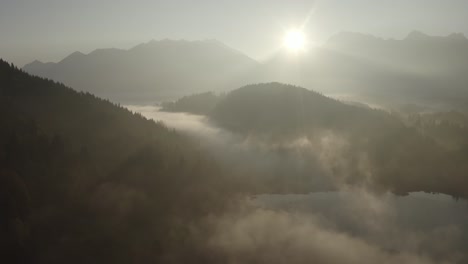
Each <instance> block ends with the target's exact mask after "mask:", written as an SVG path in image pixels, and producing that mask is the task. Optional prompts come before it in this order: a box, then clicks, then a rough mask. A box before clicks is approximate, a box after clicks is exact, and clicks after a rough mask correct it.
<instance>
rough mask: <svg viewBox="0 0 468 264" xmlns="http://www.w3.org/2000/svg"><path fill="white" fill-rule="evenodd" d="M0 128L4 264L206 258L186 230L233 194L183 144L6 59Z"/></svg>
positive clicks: (1, 67)
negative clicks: (27, 71)
mask: <svg viewBox="0 0 468 264" xmlns="http://www.w3.org/2000/svg"><path fill="white" fill-rule="evenodd" d="M0 127H1V129H0V196H1V197H0V216H1V217H0V248H2V252H1V253H0V254H1V255H0V257H1V258H0V262H1V263H132V262H135V261H137V262H138V263H148V262H151V263H152V262H154V261H156V262H158V260H161V259H165V258H172V259H175V261H176V262H180V263H183V262H187V259H190V261H192V262H193V261H195V262H196V261H201V262H206V261H203V260H199V259H198V258H203V257H202V256H201V255H196V253H195V251H196V248H197V246H196V245H192V244H191V242H189V238H188V236H189V232H188V228H189V226H191V225H194V224H195V223H196V222H197V219H199V217H200V216H201V215H204V214H206V213H207V212H208V211H209V212H210V213H213V212H216V210H217V208H218V209H219V208H221V205H222V204H223V202H224V200H225V199H224V198H225V197H229V194H228V193H229V191H228V190H227V189H226V188H225V186H227V185H225V183H226V180H225V179H223V178H222V175H223V173H221V172H220V170H219V168H217V167H216V165H215V164H214V163H213V162H212V161H211V159H210V158H209V157H207V155H206V154H205V153H202V152H201V151H200V150H199V149H197V148H196V147H194V146H193V145H192V144H191V143H190V142H189V140H187V139H186V138H184V137H182V136H180V135H178V134H176V133H175V132H173V131H171V130H169V129H167V128H166V127H164V126H163V125H162V124H158V123H155V122H153V121H149V120H146V119H145V118H144V117H142V116H140V115H138V114H134V113H131V112H129V111H128V110H126V109H124V108H122V107H119V106H117V105H114V104H112V103H110V102H108V101H105V100H102V99H99V98H96V97H95V96H93V95H91V94H87V93H79V92H76V91H74V90H72V89H70V88H67V87H65V86H64V85H62V84H59V83H55V82H52V81H49V80H46V79H41V78H38V77H34V76H30V75H28V74H26V73H24V72H23V71H21V70H19V69H17V68H16V67H14V66H12V65H9V64H8V63H6V62H4V61H0ZM219 194H222V195H219ZM174 234H178V235H174ZM180 241H186V242H185V243H184V244H178V243H179V242H180ZM175 245H177V246H175ZM181 252H183V253H181Z"/></svg>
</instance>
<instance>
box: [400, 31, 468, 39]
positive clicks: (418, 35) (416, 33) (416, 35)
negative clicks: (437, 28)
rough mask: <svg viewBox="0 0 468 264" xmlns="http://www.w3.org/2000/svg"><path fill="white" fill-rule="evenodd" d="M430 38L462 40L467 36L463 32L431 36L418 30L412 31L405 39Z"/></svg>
mask: <svg viewBox="0 0 468 264" xmlns="http://www.w3.org/2000/svg"><path fill="white" fill-rule="evenodd" d="M429 39H447V40H458V41H459V40H462V41H466V40H467V38H466V37H465V35H464V34H463V33H460V32H458V33H452V34H450V35H447V36H431V35H428V34H426V33H423V32H421V31H418V30H414V31H411V32H410V33H409V34H408V36H406V38H405V40H429Z"/></svg>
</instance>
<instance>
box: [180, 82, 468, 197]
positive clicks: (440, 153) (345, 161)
mask: <svg viewBox="0 0 468 264" xmlns="http://www.w3.org/2000/svg"><path fill="white" fill-rule="evenodd" d="M193 98H194V101H196V102H198V101H199V100H198V98H197V96H195V97H193ZM175 105H177V106H178V108H179V109H187V107H188V106H190V105H192V103H191V97H186V98H185V99H184V100H180V101H177V102H176V103H175ZM184 106H187V107H184ZM206 115H207V116H208V117H209V118H210V120H211V121H212V122H213V123H214V124H216V125H218V126H220V127H222V128H224V129H226V130H228V131H230V132H232V133H235V134H237V135H240V136H241V137H243V138H245V140H247V141H249V142H255V141H261V142H262V144H267V145H271V146H278V145H283V146H287V147H288V148H292V153H293V154H294V153H297V149H296V148H299V149H300V152H299V153H310V157H307V160H309V161H310V162H312V161H314V160H316V159H318V160H321V162H323V160H326V161H327V162H326V165H327V166H329V168H328V170H329V171H328V173H329V176H330V177H339V178H340V180H343V181H345V182H346V183H347V184H353V185H354V184H357V185H360V184H371V185H374V186H379V187H381V188H383V189H385V190H388V189H390V190H393V191H394V192H396V193H400V194H405V193H408V192H411V191H426V192H442V193H446V194H449V195H452V196H454V197H459V196H463V197H468V192H467V191H466V190H465V188H464V187H462V186H465V185H466V183H468V178H467V177H466V172H467V171H468V167H467V166H468V165H467V164H468V152H467V149H468V148H467V147H468V145H466V142H468V136H466V129H464V128H463V127H458V128H457V127H453V126H445V125H442V124H441V125H439V126H430V125H428V124H426V125H423V126H421V124H423V123H421V122H419V123H417V122H416V121H414V120H413V119H414V117H413V118H412V120H413V121H411V120H410V121H411V122H410V121H407V122H404V120H402V119H401V118H400V117H399V116H397V115H396V114H392V113H388V112H386V111H383V110H376V109H371V108H364V107H358V106H352V105H348V104H344V103H342V102H340V101H337V100H334V99H331V98H328V97H326V96H323V95H321V94H319V93H317V92H314V91H311V90H307V89H305V88H301V87H296V86H292V85H286V84H281V83H263V84H255V85H248V86H245V87H242V88H239V89H236V90H233V91H231V92H230V93H228V94H226V95H225V96H223V97H222V98H218V101H217V103H216V104H215V106H214V107H212V108H211V111H208V113H207V114H206ZM417 120H418V119H417ZM410 123H411V124H410ZM457 131H460V132H457ZM463 132H464V133H465V134H463ZM447 135H449V136H447ZM450 135H458V137H457V138H455V137H453V136H452V138H450V139H451V140H449V141H448V140H447V139H448V138H449V137H450ZM317 174H324V172H317V171H312V170H311V171H310V172H309V175H317ZM288 177H289V178H290V179H292V177H291V175H289V176H288Z"/></svg>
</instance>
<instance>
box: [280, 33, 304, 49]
mask: <svg viewBox="0 0 468 264" xmlns="http://www.w3.org/2000/svg"><path fill="white" fill-rule="evenodd" d="M283 44H284V46H285V47H286V48H287V49H288V50H289V51H292V52H298V51H301V50H304V47H305V35H304V33H303V32H302V31H300V30H297V29H291V30H289V31H288V32H286V35H285V36H284V40H283Z"/></svg>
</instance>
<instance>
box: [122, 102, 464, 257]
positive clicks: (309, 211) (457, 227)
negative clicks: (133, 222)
mask: <svg viewBox="0 0 468 264" xmlns="http://www.w3.org/2000/svg"><path fill="white" fill-rule="evenodd" d="M127 107H128V108H129V109H130V110H132V111H135V112H139V113H141V114H142V115H144V116H145V117H147V118H151V119H154V120H158V121H163V122H164V123H165V124H166V125H167V126H168V127H171V128H174V129H176V130H177V131H179V132H181V133H186V134H189V135H191V136H193V137H194V139H196V140H197V141H198V142H200V144H201V145H203V146H205V147H206V150H207V151H212V152H213V155H214V156H216V157H217V158H218V159H219V160H220V161H221V162H224V163H223V164H225V165H226V166H232V170H242V168H240V167H246V168H248V169H246V171H247V170H248V171H250V172H251V171H253V173H251V174H250V176H251V177H253V176H255V177H267V176H265V175H267V174H277V175H280V176H282V177H285V175H286V177H289V176H290V177H298V179H305V177H307V179H308V180H307V181H300V182H298V185H300V184H303V185H308V184H310V185H313V186H321V187H320V188H319V189H317V191H316V192H312V193H309V194H284V193H286V192H285V190H282V193H283V194H271V192H269V191H266V192H268V193H266V194H260V195H256V196H251V197H248V198H247V197H246V198H245V206H244V207H243V208H241V209H238V210H233V211H229V212H226V213H225V215H224V216H222V217H217V218H216V219H211V220H210V219H208V220H207V221H208V223H209V224H210V226H211V228H213V230H214V231H213V233H212V235H211V236H210V237H209V238H208V245H210V246H211V247H212V249H213V250H218V251H222V252H224V253H227V254H228V255H229V256H231V259H232V262H231V263H245V262H247V263H310V260H314V261H315V262H316V263H463V262H465V261H466V260H467V259H468V258H467V256H466V252H468V251H467V248H466V245H468V232H467V230H468V210H467V209H468V203H467V202H466V201H464V200H455V199H453V198H452V197H449V196H447V195H443V194H427V193H419V192H418V193H410V194H409V195H406V196H396V195H394V194H391V193H389V192H374V191H370V190H368V189H367V188H366V186H365V185H363V186H358V187H356V186H344V185H343V186H342V187H340V188H336V187H335V188H333V187H331V186H332V184H331V183H332V182H333V183H336V181H337V179H335V178H331V177H330V176H327V171H326V169H323V168H322V169H316V168H315V167H314V166H316V165H317V163H321V162H324V161H323V160H321V159H317V160H309V152H308V151H307V150H306V149H307V148H311V149H312V150H309V151H314V150H315V148H314V147H316V146H315V145H313V144H312V145H310V143H307V142H306V143H304V142H303V141H304V140H303V139H297V141H295V142H293V143H291V144H289V145H288V146H287V149H288V150H289V151H286V154H285V152H284V151H278V146H275V147H272V146H271V144H270V145H268V146H265V145H262V144H261V143H259V142H258V141H256V140H245V139H243V140H240V138H239V137H236V136H235V135H233V134H232V133H230V132H228V131H225V130H223V129H220V128H217V127H215V126H214V125H212V124H210V122H209V121H208V120H207V119H206V118H205V117H202V116H196V115H189V114H183V113H167V112H160V111H159V108H158V107H154V106H127ZM329 140H331V141H333V140H334V138H331V139H329ZM327 144H328V145H327V146H329V145H330V143H329V142H328V143H327ZM332 146H334V145H332ZM283 147H284V146H283ZM334 148H336V146H334ZM291 149H294V150H296V151H290V150H291ZM321 150H323V149H321ZM331 157H332V158H333V155H332V156H331ZM312 167H314V169H313V170H312V169H311V168H312ZM311 171H312V172H314V173H316V175H314V177H310V174H311ZM310 178H312V179H310ZM273 179H278V178H273ZM305 187H307V186H305ZM294 188H296V187H295V186H293V189H294ZM296 189H297V188H296ZM260 190H261V189H260ZM304 190H307V188H305V189H304ZM320 190H322V191H320ZM326 190H328V191H326ZM286 191H287V188H286ZM260 193H261V192H260ZM306 193H307V192H306Z"/></svg>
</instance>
